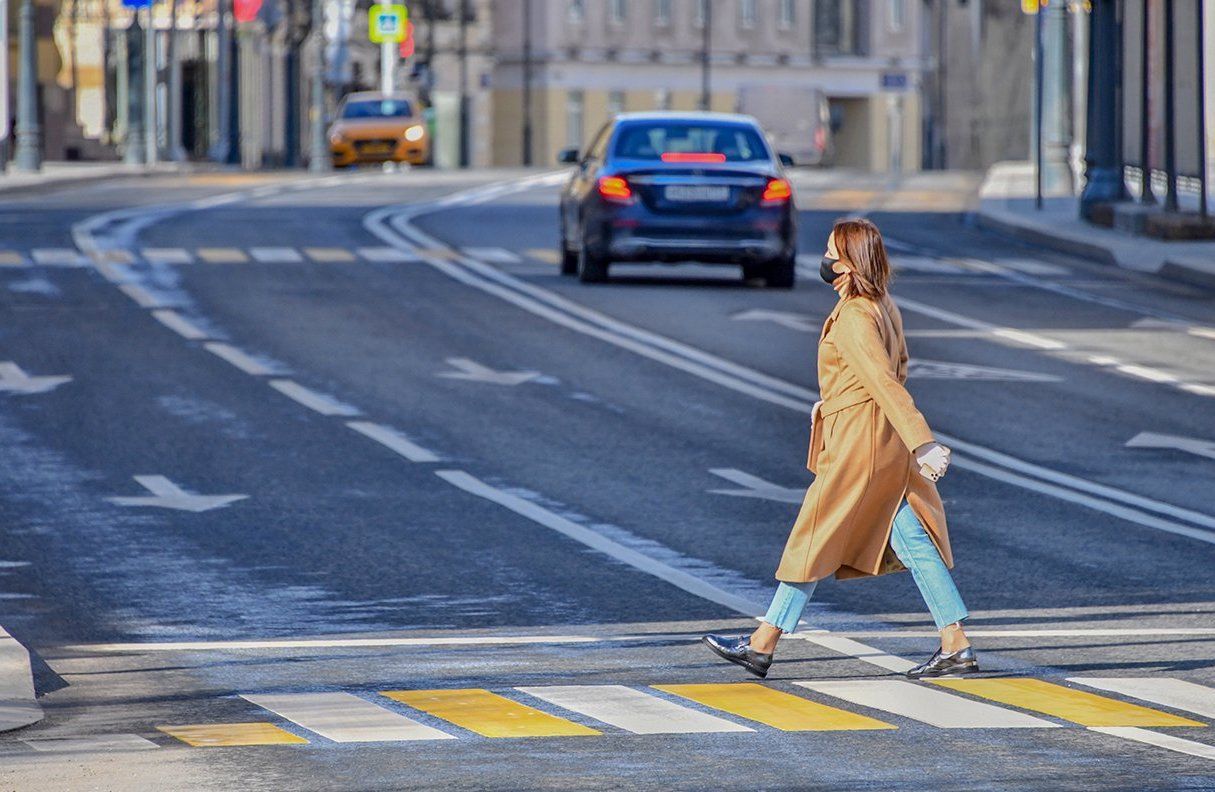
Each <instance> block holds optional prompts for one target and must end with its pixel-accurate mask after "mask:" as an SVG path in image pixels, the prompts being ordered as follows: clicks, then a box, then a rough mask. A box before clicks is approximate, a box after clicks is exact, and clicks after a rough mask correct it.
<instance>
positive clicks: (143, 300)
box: [118, 283, 164, 308]
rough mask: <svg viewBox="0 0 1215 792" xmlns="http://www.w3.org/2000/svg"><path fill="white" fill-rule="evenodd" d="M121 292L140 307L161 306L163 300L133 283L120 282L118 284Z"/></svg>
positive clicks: (162, 305)
mask: <svg viewBox="0 0 1215 792" xmlns="http://www.w3.org/2000/svg"><path fill="white" fill-rule="evenodd" d="M118 288H119V289H121V290H122V293H123V294H125V295H126V296H128V297H130V298H131V299H132V300H134V301H135V304H136V305H138V306H139V307H140V308H162V307H164V301H163V300H161V299H160V298H159V297H157V296H156V295H155V294H152V292H150V291H148V290H147V289H145V288H144V287H142V286H140V285H138V284H135V283H122V284H119V286H118Z"/></svg>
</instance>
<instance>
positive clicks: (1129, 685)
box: [1068, 677, 1215, 718]
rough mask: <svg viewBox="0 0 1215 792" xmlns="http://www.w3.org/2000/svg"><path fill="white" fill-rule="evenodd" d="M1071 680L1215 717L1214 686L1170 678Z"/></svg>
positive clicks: (1090, 678)
mask: <svg viewBox="0 0 1215 792" xmlns="http://www.w3.org/2000/svg"><path fill="white" fill-rule="evenodd" d="M1068 681H1069V682H1075V683H1076V684H1079V685H1087V686H1088V687H1091V688H1096V689H1098V690H1106V691H1109V692H1110V693H1120V694H1122V695H1123V696H1129V697H1131V698H1137V699H1141V700H1143V701H1150V702H1152V703H1153V704H1160V705H1162V706H1165V707H1171V708H1172V709H1178V710H1185V711H1186V712H1193V713H1195V714H1197V715H1202V716H1203V717H1206V718H1215V688H1209V687H1206V686H1205V685H1197V684H1195V683H1193V682H1186V681H1185V680H1184V679H1170V678H1169V677H1068Z"/></svg>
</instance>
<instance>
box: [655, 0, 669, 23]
mask: <svg viewBox="0 0 1215 792" xmlns="http://www.w3.org/2000/svg"><path fill="white" fill-rule="evenodd" d="M654 24H656V25H669V24H671V0H654Z"/></svg>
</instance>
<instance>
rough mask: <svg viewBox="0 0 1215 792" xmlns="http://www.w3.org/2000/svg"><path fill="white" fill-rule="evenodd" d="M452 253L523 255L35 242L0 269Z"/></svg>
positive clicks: (493, 250) (449, 253)
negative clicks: (91, 247)
mask: <svg viewBox="0 0 1215 792" xmlns="http://www.w3.org/2000/svg"><path fill="white" fill-rule="evenodd" d="M458 255H464V256H467V257H470V258H475V259H478V260H480V261H484V262H487V263H491V264H501V265H514V264H520V263H523V261H524V255H521V254H520V253H516V252H515V251H513V250H508V249H506V248H502V247H466V248H461V249H457V250H453V249H450V248H434V249H425V248H420V249H417V250H416V251H415V250H402V249H399V248H394V247H386V246H361V245H355V246H334V245H305V246H300V247H292V246H282V245H252V246H249V247H239V246H220V245H212V246H201V247H191V248H187V247H141V248H133V249H126V248H109V249H105V250H98V251H94V252H93V253H91V254H88V255H86V254H85V253H83V252H81V251H79V250H77V249H76V248H71V247H54V248H50V247H46V248H44V247H40V248H31V249H28V250H0V269H3V268H7V267H31V266H38V267H62V268H79V267H88V266H92V265H94V264H128V265H129V264H139V263H147V264H160V265H163V264H168V265H173V266H187V265H194V264H206V265H223V266H232V265H241V264H306V263H314V264H351V263H357V262H371V263H376V264H395V263H411V262H419V261H421V260H422V258H423V257H424V256H425V257H430V258H441V259H451V258H454V257H455V256H458ZM526 257H527V258H528V259H533V260H536V261H541V262H544V263H546V264H551V263H554V262H555V261H556V260H557V255H556V251H549V250H544V249H535V250H529V251H527V252H526Z"/></svg>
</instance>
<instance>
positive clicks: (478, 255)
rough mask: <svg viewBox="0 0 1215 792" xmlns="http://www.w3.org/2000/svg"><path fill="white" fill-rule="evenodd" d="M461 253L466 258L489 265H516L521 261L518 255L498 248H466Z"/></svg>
mask: <svg viewBox="0 0 1215 792" xmlns="http://www.w3.org/2000/svg"><path fill="white" fill-rule="evenodd" d="M462 252H463V253H464V255H466V256H470V257H471V258H475V259H481V260H482V261H488V262H490V263H491V264H516V263H518V262H519V261H520V260H521V259H520V257H519V254H518V253H514V252H512V251H509V250H507V249H506V248H500V247H466V248H463V249H462Z"/></svg>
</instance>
